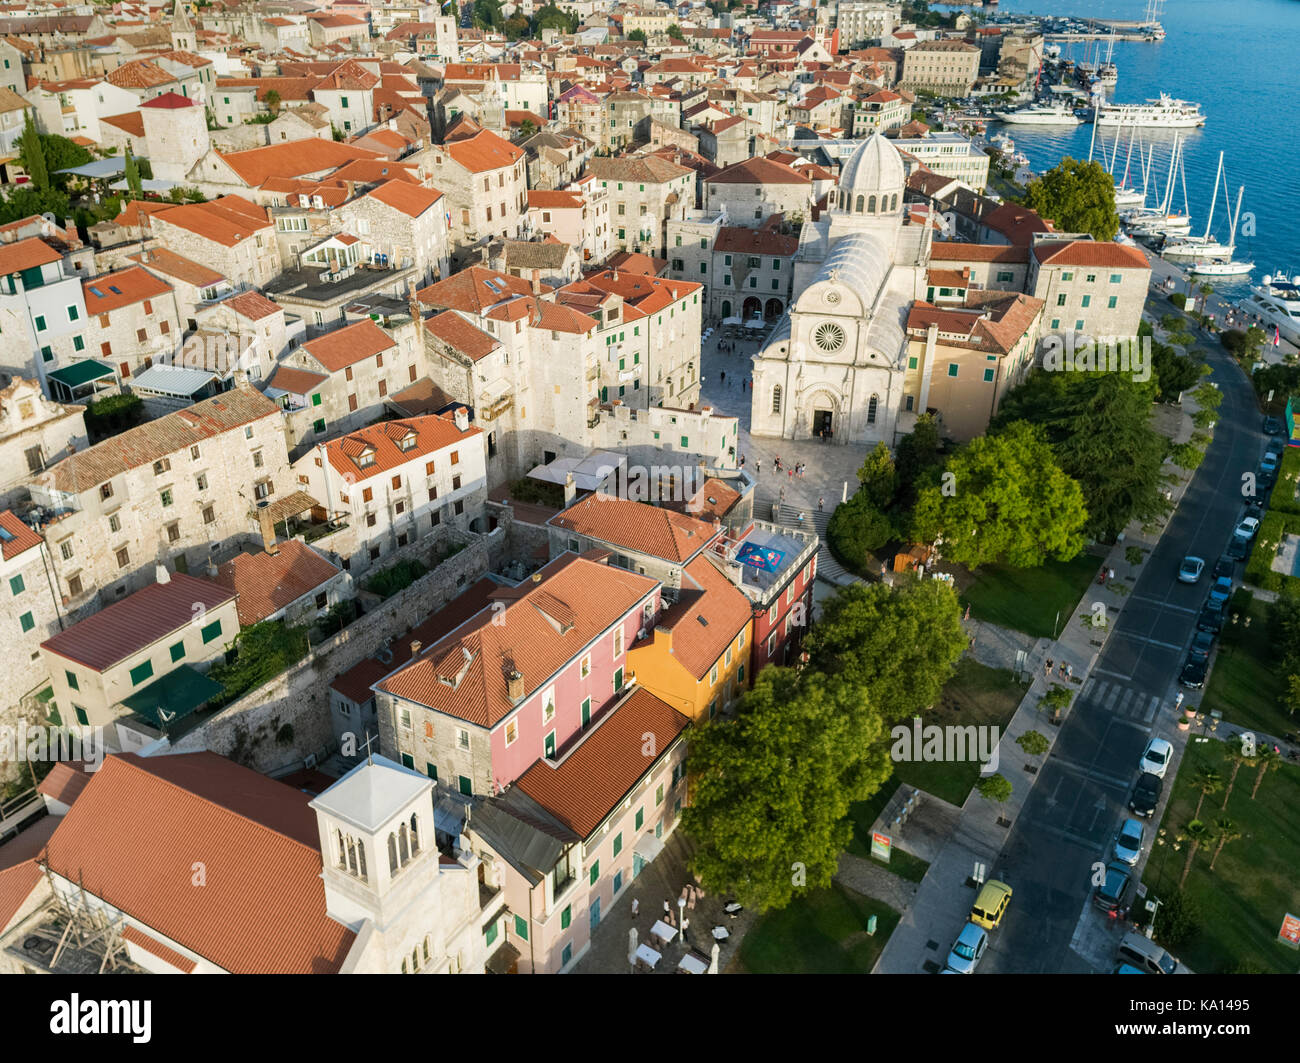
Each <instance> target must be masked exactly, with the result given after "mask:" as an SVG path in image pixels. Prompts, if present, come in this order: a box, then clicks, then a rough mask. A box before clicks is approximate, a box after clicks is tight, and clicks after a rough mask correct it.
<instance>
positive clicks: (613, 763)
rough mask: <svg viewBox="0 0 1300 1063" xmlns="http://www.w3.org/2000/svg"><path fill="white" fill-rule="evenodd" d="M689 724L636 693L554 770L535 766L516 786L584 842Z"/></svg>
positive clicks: (639, 690) (542, 763)
mask: <svg viewBox="0 0 1300 1063" xmlns="http://www.w3.org/2000/svg"><path fill="white" fill-rule="evenodd" d="M689 723H690V720H689V719H688V718H687V717H686V716H683V715H682V714H681V713H680V712H678V711H677V710H676V709H674V708H673V707H672V706H671V705H669V704H667V703H666V702H663V701H660V700H659V699H658V698H657V697H655V696H654V695H653V694H651V693H650V691H648V690H646V689H645V688H644V687H638V688H637V689H635V690H633V691H632V693H631V694H629V695H628V696H627V697H626V698H625V699H624V700H623V702H622V704H620V705H619V706H618V707H617V708H616V709H615V710H614V711H613V712H611V713H609V714H607V715H606V716H605V718H604V719H602V720H601V721H600V722H599V723H598V724H597V725H596V727H595V729H594V730H593V731H591V732H590V733H589V734H588V735H587V736H586V737H585V738H584V739H583V740H582V742H581V743H580V744H579V745H578V746H576V747H575V748H574V749H573V751H572V752H570V753H569V754H568V755H567V756H566V757H565V758H564V760H563V762H562V763H560V764H559V765H556V766H553V765H551V764H550V763H548V762H547V761H545V760H539V761H537V763H535V764H534V765H533V766H532V767H531V768H529V769H528V770H527V771H526V772H524V773H523V775H521V776H520V777H519V778H518V779H516V780H515V786H517V787H518V788H519V789H521V790H522V791H523V792H524V793H526V794H527V795H528V796H529V797H531V798H532V799H533V800H534V801H536V802H537V803H538V804H539V805H541V806H542V807H543V808H545V809H546V810H547V811H548V812H550V813H551V814H552V815H553V816H555V818H556V819H558V820H559V821H560V822H561V823H563V824H564V825H565V826H567V827H568V828H569V829H570V830H572V831H573V832H574V833H575V834H577V835H579V836H581V837H583V838H588V837H590V836H591V834H592V833H593V832H594V831H595V830H596V828H597V827H599V826H600V825H601V823H603V822H604V821H605V817H606V816H608V815H609V813H610V812H611V811H612V810H613V809H614V808H615V807H616V806H617V805H618V803H619V802H620V801H622V800H623V799H624V798H625V797H626V796H627V795H628V794H629V793H630V792H631V791H632V790H633V788H634V787H635V786H636V784H637V782H638V781H639V780H640V779H642V778H644V777H645V776H646V774H647V773H649V772H650V770H651V769H652V767H653V766H654V764H655V763H656V760H657V758H653V757H647V756H645V755H644V754H643V752H642V750H643V749H645V747H646V742H647V740H649V741H651V742H652V743H653V744H652V746H651V748H652V749H655V750H657V751H659V752H660V753H661V754H662V752H663V751H665V750H667V749H668V747H669V746H670V745H672V743H673V741H674V739H676V738H677V736H678V735H679V734H681V733H682V731H684V730H685V729H686V727H687V725H688V724H689Z"/></svg>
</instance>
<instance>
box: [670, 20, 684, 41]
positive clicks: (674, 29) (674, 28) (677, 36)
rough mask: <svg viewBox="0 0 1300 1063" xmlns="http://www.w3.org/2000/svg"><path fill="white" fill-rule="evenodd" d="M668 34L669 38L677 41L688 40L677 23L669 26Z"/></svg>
mask: <svg viewBox="0 0 1300 1063" xmlns="http://www.w3.org/2000/svg"><path fill="white" fill-rule="evenodd" d="M667 33H668V36H669V37H671V38H672V39H673V40H675V41H684V40H685V39H686V35H685V34H684V33H682V28H681V26H679V25H677V23H676V22H674V23H672V24H671V25H669V27H668V30H667Z"/></svg>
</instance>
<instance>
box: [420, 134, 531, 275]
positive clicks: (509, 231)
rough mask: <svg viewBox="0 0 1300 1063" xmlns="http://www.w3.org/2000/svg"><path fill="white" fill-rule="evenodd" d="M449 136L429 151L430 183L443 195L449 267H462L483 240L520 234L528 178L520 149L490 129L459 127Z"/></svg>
mask: <svg viewBox="0 0 1300 1063" xmlns="http://www.w3.org/2000/svg"><path fill="white" fill-rule="evenodd" d="M447 136H448V140H447V142H446V143H443V144H439V145H434V146H433V147H432V148H431V149H430V150H431V154H432V160H433V162H432V167H431V169H432V171H433V178H432V180H433V183H434V185H435V186H436V187H438V188H440V189H442V190H443V192H444V193H445V195H446V201H447V206H446V210H447V213H449V214H450V215H451V243H452V257H453V263H454V264H455V265H457V266H460V265H463V264H464V263H465V262H466V261H468V260H469V259H470V257H471V256H472V254H473V253H474V249H476V248H477V247H478V246H479V245H480V244H481V243H483V242H485V241H486V240H488V239H491V238H493V237H505V238H507V239H510V238H512V237H517V236H518V235H519V231H520V228H521V224H522V222H523V219H524V217H525V216H526V214H527V211H528V200H527V192H528V178H527V169H526V160H525V157H524V153H523V151H521V150H520V149H519V148H517V147H515V146H514V145H513V144H511V143H510V142H509V141H508V140H504V139H502V138H501V137H499V136H497V135H496V134H495V133H493V132H491V131H490V130H487V129H478V128H477V127H475V126H472V124H470V123H461V124H460V125H459V126H456V127H454V128H453V129H452V130H449V131H448V134H447ZM453 138H454V139H453Z"/></svg>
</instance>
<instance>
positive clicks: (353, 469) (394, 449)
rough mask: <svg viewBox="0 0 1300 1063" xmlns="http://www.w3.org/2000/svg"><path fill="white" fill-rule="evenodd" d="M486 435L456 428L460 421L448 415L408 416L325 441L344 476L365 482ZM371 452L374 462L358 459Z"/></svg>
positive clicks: (330, 458)
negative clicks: (407, 443) (404, 442)
mask: <svg viewBox="0 0 1300 1063" xmlns="http://www.w3.org/2000/svg"><path fill="white" fill-rule="evenodd" d="M482 434H483V429H481V428H474V427H470V428H467V429H466V430H465V431H463V432H462V431H461V430H460V429H459V428H457V427H456V422H455V421H453V420H451V419H450V418H447V417H438V416H436V415H426V416H424V417H407V418H405V419H404V420H400V421H383V422H381V423H380V424H373V425H370V426H368V427H366V428H360V429H358V430H357V431H355V432H349V433H348V434H347V435H345V436H342V437H341V438H339V439H331V440H330V441H329V442H328V443H326V444H324V446H325V456H326V458H327V459H328V461H329V463H330V465H332V466H333V467H334V468H335V469H337V470H338V472H339V473H340V475H342V476H346V477H351V481H352V482H355V483H361V482H363V481H365V480H369V479H370V478H371V477H372V476H380V475H382V474H383V473H386V472H390V471H391V470H393V469H396V468H399V467H401V466H402V465H405V464H407V463H408V462H412V461H415V460H416V459H417V458H423V457H427V456H428V455H430V454H434V453H436V452H437V451H439V450H443V449H444V448H446V447H454V446H456V445H457V444H458V443H465V442H467V441H468V440H471V439H473V438H474V437H475V436H479V435H482ZM411 436H414V439H415V442H414V445H412V446H409V447H407V449H405V450H403V449H402V448H401V446H400V442H401V440H403V439H406V438H408V437H411ZM367 452H369V453H370V454H372V455H373V457H374V461H373V462H372V463H371V464H369V465H362V464H361V463H360V462H359V461H358V460H357V459H358V458H359V457H361V455H362V454H365V453H367Z"/></svg>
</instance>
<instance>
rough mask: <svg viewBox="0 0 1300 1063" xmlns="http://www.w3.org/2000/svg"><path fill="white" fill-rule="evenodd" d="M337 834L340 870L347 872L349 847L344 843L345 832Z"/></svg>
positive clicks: (337, 832)
mask: <svg viewBox="0 0 1300 1063" xmlns="http://www.w3.org/2000/svg"><path fill="white" fill-rule="evenodd" d="M335 833H336V834H337V835H338V837H339V870H340V871H346V870H347V869H348V851H347V846H346V845H344V843H343V832H342V831H341V830H340V831H335Z"/></svg>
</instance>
